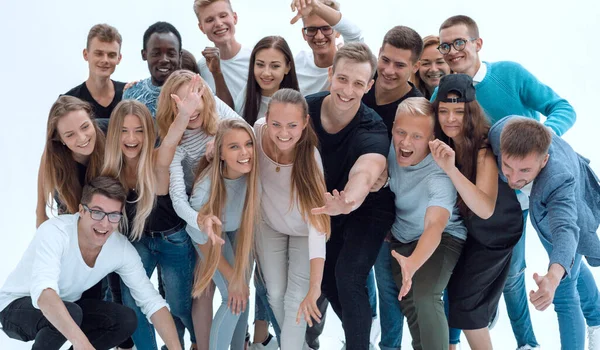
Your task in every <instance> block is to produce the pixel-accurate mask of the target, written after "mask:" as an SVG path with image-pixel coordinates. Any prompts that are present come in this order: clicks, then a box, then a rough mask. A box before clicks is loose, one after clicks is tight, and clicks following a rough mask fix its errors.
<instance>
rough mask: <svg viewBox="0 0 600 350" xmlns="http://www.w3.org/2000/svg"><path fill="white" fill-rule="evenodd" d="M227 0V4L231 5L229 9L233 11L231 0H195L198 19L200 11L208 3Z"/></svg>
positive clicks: (195, 11)
mask: <svg viewBox="0 0 600 350" xmlns="http://www.w3.org/2000/svg"><path fill="white" fill-rule="evenodd" d="M219 1H225V2H226V3H227V5H229V9H230V10H231V12H233V8H232V7H231V1H229V0H195V1H194V13H196V17H198V21H199V20H200V13H201V12H202V9H203V8H205V7H206V6H208V5H211V4H214V3H215V2H219Z"/></svg>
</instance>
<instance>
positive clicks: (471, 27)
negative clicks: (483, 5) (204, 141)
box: [440, 15, 479, 38]
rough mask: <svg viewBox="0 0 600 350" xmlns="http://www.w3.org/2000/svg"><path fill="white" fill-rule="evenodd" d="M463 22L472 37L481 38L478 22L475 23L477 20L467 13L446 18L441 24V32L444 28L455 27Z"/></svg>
mask: <svg viewBox="0 0 600 350" xmlns="http://www.w3.org/2000/svg"><path fill="white" fill-rule="evenodd" d="M461 24H462V25H465V26H466V27H467V30H468V31H469V35H470V36H471V37H472V38H479V28H478V27H477V23H475V21H474V20H473V19H472V18H471V17H469V16H465V15H458V16H452V17H450V18H448V19H447V20H445V21H444V23H442V25H441V26H440V32H441V31H442V29H446V28H450V27H454V26H457V25H461Z"/></svg>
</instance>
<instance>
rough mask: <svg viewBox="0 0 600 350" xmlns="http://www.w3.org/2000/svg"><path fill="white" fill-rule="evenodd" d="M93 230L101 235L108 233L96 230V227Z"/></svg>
mask: <svg viewBox="0 0 600 350" xmlns="http://www.w3.org/2000/svg"><path fill="white" fill-rule="evenodd" d="M94 232H96V233H99V234H101V235H105V234H107V233H108V231H100V230H98V229H94Z"/></svg>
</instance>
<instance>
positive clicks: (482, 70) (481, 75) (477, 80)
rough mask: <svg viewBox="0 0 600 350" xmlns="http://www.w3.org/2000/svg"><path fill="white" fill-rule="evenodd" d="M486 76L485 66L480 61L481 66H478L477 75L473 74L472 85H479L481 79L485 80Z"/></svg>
mask: <svg viewBox="0 0 600 350" xmlns="http://www.w3.org/2000/svg"><path fill="white" fill-rule="evenodd" d="M486 74H487V64H485V62H483V61H482V62H481V65H480V66H479V70H478V71H477V73H475V76H473V83H475V84H477V83H481V82H482V81H483V78H485V75H486Z"/></svg>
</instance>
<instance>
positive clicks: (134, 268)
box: [115, 241, 168, 322]
mask: <svg viewBox="0 0 600 350" xmlns="http://www.w3.org/2000/svg"><path fill="white" fill-rule="evenodd" d="M122 256H123V259H122V263H121V266H120V267H118V268H117V269H116V271H115V272H117V273H118V274H119V276H121V279H122V280H123V283H125V285H126V286H127V287H129V290H130V292H131V296H132V297H133V299H134V300H135V304H136V305H137V306H138V307H139V308H140V309H141V310H142V312H143V313H144V315H146V317H147V318H148V322H151V321H150V317H151V316H152V315H154V313H155V312H156V311H158V310H160V309H162V308H163V307H168V305H167V303H166V302H165V300H164V299H163V298H162V297H161V296H160V294H158V291H157V290H156V289H154V286H153V285H152V283H151V282H150V279H148V276H146V270H144V265H142V259H141V258H140V255H139V254H138V252H137V251H136V250H135V248H134V247H133V246H132V245H131V243H129V242H128V241H125V242H124V247H123V255H122Z"/></svg>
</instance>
